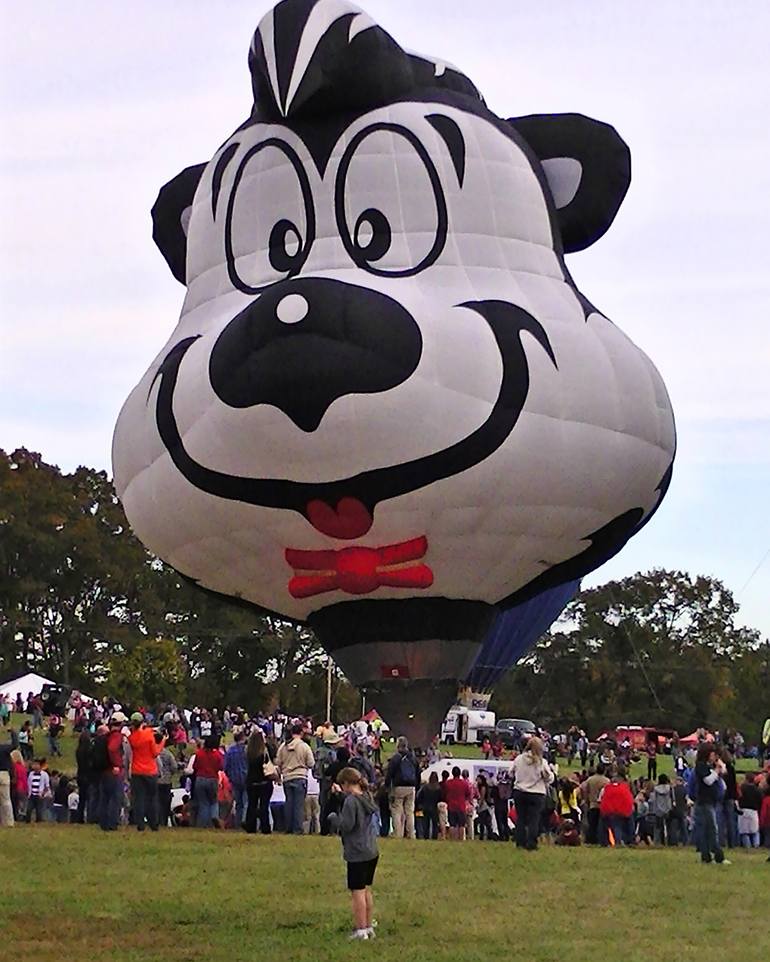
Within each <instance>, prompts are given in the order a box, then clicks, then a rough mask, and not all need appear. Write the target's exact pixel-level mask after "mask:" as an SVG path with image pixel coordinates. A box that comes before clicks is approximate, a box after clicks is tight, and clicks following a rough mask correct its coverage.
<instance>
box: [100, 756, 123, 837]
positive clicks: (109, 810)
mask: <svg viewBox="0 0 770 962" xmlns="http://www.w3.org/2000/svg"><path fill="white" fill-rule="evenodd" d="M122 807H123V778H122V776H121V775H113V774H112V772H111V771H108V772H104V773H103V775H102V777H101V782H100V784H99V827H100V828H101V829H102V830H103V831H105V832H114V831H115V830H116V829H117V827H118V824H119V822H120V810H121V808H122Z"/></svg>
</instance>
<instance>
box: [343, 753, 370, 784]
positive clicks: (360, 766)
mask: <svg viewBox="0 0 770 962" xmlns="http://www.w3.org/2000/svg"><path fill="white" fill-rule="evenodd" d="M348 764H349V765H350V767H351V768H355V770H356V771H357V772H358V773H359V774H360V775H363V776H364V778H365V779H367V781H369V780H370V779H371V770H370V767H369V765H368V763H367V762H366V760H365V759H363V758H360V757H359V756H358V755H354V756H353V758H351V759H350V761H349V763H348Z"/></svg>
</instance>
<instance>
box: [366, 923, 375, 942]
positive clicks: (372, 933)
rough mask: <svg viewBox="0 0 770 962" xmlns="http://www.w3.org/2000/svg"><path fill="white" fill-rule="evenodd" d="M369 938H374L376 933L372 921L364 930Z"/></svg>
mask: <svg viewBox="0 0 770 962" xmlns="http://www.w3.org/2000/svg"><path fill="white" fill-rule="evenodd" d="M364 931H365V932H366V934H367V935H368V936H369V938H370V939H376V938H377V933H376V932H375V931H374V923H372V924H371V925H370V926H369V928H368V929H365V930H364Z"/></svg>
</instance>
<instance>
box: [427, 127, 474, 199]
mask: <svg viewBox="0 0 770 962" xmlns="http://www.w3.org/2000/svg"><path fill="white" fill-rule="evenodd" d="M425 119H426V120H427V121H428V123H429V124H430V125H431V127H433V129H434V130H435V131H436V132H437V133H438V134H439V136H440V137H441V139H442V140H443V141H444V143H445V144H446V145H447V149H448V151H449V156H450V157H451V158H452V163H453V164H454V169H455V173H456V174H457V181H458V183H459V184H460V186H461V187H462V185H463V180H464V179H465V139H464V138H463V134H462V131H461V130H460V128H459V127H458V125H457V124H456V123H455V122H454V120H452V118H451V117H446V116H444V114H429V115H428V116H427V117H426V118H425Z"/></svg>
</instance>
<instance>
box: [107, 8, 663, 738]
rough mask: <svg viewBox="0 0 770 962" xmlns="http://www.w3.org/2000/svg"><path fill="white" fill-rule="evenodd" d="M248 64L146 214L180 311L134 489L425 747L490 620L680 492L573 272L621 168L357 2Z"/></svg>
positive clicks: (285, 18)
mask: <svg viewBox="0 0 770 962" xmlns="http://www.w3.org/2000/svg"><path fill="white" fill-rule="evenodd" d="M248 66H249V72H250V76H251V87H252V93H253V106H252V109H251V113H250V115H249V116H248V117H247V118H245V120H244V122H243V123H242V124H241V125H240V126H239V127H238V129H237V130H236V131H235V132H233V133H232V134H229V135H226V136H225V139H224V142H223V143H222V145H221V146H220V147H219V148H218V149H217V151H216V152H215V154H214V156H213V157H212V158H211V159H210V160H208V161H207V162H205V163H201V164H198V165H195V166H191V167H188V168H186V169H185V170H183V171H182V172H181V173H180V174H178V175H177V176H176V177H174V178H173V180H171V181H170V182H169V183H168V184H166V186H165V187H163V188H162V189H161V191H160V194H159V196H158V199H157V202H156V203H155V206H154V207H153V211H152V215H153V237H154V239H155V242H156V243H157V245H158V247H159V248H160V250H161V252H162V254H163V255H164V257H165V259H166V261H167V262H168V265H169V267H170V269H171V271H172V273H173V274H174V276H175V277H176V278H177V279H178V280H179V281H181V282H182V283H183V284H184V285H185V288H186V293H185V299H184V304H183V306H182V311H181V316H180V318H179V321H178V323H177V326H176V328H175V329H174V331H173V332H172V333H171V336H170V337H169V339H168V341H167V342H166V343H165V345H164V346H163V347H162V348H161V350H160V352H159V353H158V356H157V357H156V358H155V360H154V361H153V362H152V364H151V365H150V367H149V369H148V371H147V372H146V374H145V375H144V377H142V379H141V380H140V381H139V383H138V385H137V386H136V388H135V389H134V390H133V391H132V393H131V395H130V396H129V398H128V399H127V401H126V402H125V405H124V407H123V409H122V411H121V414H120V416H119V419H118V423H117V426H116V430H115V437H114V443H113V463H114V475H115V483H116V487H117V490H118V493H119V495H120V497H121V499H122V502H123V505H124V508H125V511H126V514H127V516H128V519H129V521H130V523H131V525H132V527H133V529H134V531H135V532H136V534H137V535H138V537H139V538H140V539H141V540H142V541H144V543H145V544H146V545H147V546H148V548H150V550H152V551H153V552H154V553H156V554H157V555H158V556H160V557H161V558H163V559H164V560H165V561H166V562H167V563H168V564H170V565H172V566H173V567H174V568H176V569H177V570H178V571H179V572H181V573H182V574H183V575H185V576H186V577H188V578H191V579H193V580H194V581H196V582H197V583H198V584H199V585H201V586H202V587H203V588H205V589H208V590H211V591H215V592H218V593H220V594H225V595H229V596H232V597H234V598H237V599H240V600H241V601H243V602H248V603H250V604H253V605H254V606H256V607H258V608H261V609H265V610H269V611H274V612H279V613H280V614H282V615H283V616H285V617H289V618H292V619H295V620H296V621H300V622H305V623H307V624H309V625H310V626H312V628H313V629H314V630H315V631H316V633H317V634H318V636H319V638H320V639H321V641H322V642H323V644H324V645H325V647H326V649H327V651H329V652H330V653H331V654H332V656H333V657H334V658H335V660H336V661H337V663H338V664H339V666H340V667H341V668H342V670H343V671H344V672H345V673H346V675H347V676H348V677H349V678H350V679H351V681H353V682H354V683H356V684H358V685H360V686H362V687H365V688H366V689H367V690H368V692H369V693H370V695H371V699H372V702H373V703H374V704H376V706H377V708H378V710H379V711H380V712H381V714H382V715H383V716H384V717H385V718H386V720H387V721H388V723H389V724H390V726H391V727H392V728H393V729H395V730H396V731H397V732H399V733H402V732H403V733H405V734H407V735H408V736H409V737H410V738H411V739H412V741H413V742H415V743H418V744H419V743H423V744H424V743H425V742H426V740H427V739H428V738H429V737H430V736H431V735H432V734H433V733H434V732H436V731H437V730H438V727H439V724H440V721H441V719H442V717H443V715H444V712H445V710H446V708H447V707H448V706H449V705H450V704H451V703H452V701H453V699H454V696H455V694H456V690H457V685H458V682H459V681H461V680H463V679H465V678H467V677H468V672H469V670H470V668H471V666H472V665H473V663H474V660H475V659H476V658H477V657H478V655H479V651H480V647H481V644H482V641H483V639H484V637H485V635H486V633H487V632H488V630H489V629H490V626H491V625H492V624H493V622H494V620H495V618H496V617H497V616H498V614H499V612H501V611H505V610H508V609H512V608H515V607H516V606H517V605H520V604H521V603H523V602H526V601H528V600H530V599H533V598H535V597H536V596H542V595H543V593H544V592H549V591H550V590H551V589H556V588H558V587H559V586H561V585H565V584H567V583H568V582H571V581H574V580H575V579H578V578H580V577H582V576H583V575H584V574H586V573H587V572H588V571H591V570H592V569H594V568H596V567H597V566H598V565H600V564H602V563H603V562H604V561H605V560H606V559H608V558H609V557H611V556H612V555H614V554H615V553H616V552H617V551H619V550H620V548H621V547H622V546H623V545H624V544H625V542H626V541H627V540H628V539H629V538H630V537H631V536H632V535H633V534H634V533H635V532H636V531H638V530H639V529H640V527H641V526H642V525H643V524H644V523H646V521H648V520H649V518H650V517H651V515H652V514H653V512H654V511H655V510H656V508H657V506H658V504H659V503H660V500H661V498H662V497H663V495H664V493H665V491H666V488H667V485H668V482H669V479H670V476H671V468H672V464H673V458H674V449H675V431H674V421H673V414H672V410H671V405H670V403H669V400H668V396H667V394H666V390H665V387H664V385H663V382H662V380H661V378H660V375H659V374H658V372H657V371H656V369H655V367H654V366H653V365H652V363H651V362H650V361H649V360H648V358H647V357H646V356H645V355H644V353H643V352H642V351H640V350H639V349H638V348H637V347H636V346H635V345H634V344H633V343H632V342H631V341H630V340H629V339H628V338H627V337H626V336H625V335H624V334H623V333H622V332H621V330H620V329H619V328H618V327H616V326H615V324H613V323H612V322H611V321H610V320H608V319H607V318H606V317H605V316H604V315H602V314H601V312H600V311H599V310H597V308H595V307H594V306H593V305H592V304H591V302H590V301H589V300H588V299H587V297H586V296H585V295H584V294H583V293H582V292H580V291H578V289H577V287H576V285H575V283H574V281H573V279H572V277H571V275H570V273H569V270H568V268H567V266H566V263H565V255H566V254H569V253H571V252H573V251H578V250H582V249H583V248H585V247H588V246H589V245H590V244H592V243H594V241H596V240H598V239H599V238H600V237H601V236H602V235H603V234H604V232H605V231H606V230H607V229H608V228H609V226H610V224H611V223H612V221H613V219H614V217H615V214H616V213H617V211H618V208H619V207H620V204H621V202H622V200H623V197H624V196H625V193H626V190H627V188H628V185H629V181H630V158H629V151H628V148H627V147H626V145H625V143H624V142H623V140H622V139H621V138H620V136H619V135H618V133H617V132H616V131H615V130H614V129H613V128H612V127H610V126H608V125H607V124H605V123H601V122H599V121H596V120H591V119H589V118H587V117H584V116H582V115H580V114H557V115H528V116H523V117H516V118H513V119H504V118H501V117H499V116H496V115H495V114H493V113H492V112H491V111H490V110H489V109H488V108H487V106H486V105H485V103H484V101H483V99H482V98H481V96H480V94H479V92H478V90H477V88H476V87H475V85H474V84H473V83H472V81H471V80H470V79H469V78H468V77H466V76H465V75H464V74H463V73H462V72H461V71H460V70H459V69H457V68H456V67H454V66H452V65H451V64H449V63H446V62H444V61H441V60H437V59H434V58H431V57H425V56H421V55H419V54H414V53H411V52H407V50H406V49H404V48H402V47H401V46H399V45H398V44H397V43H396V41H395V40H394V39H393V38H392V37H391V36H390V35H389V34H387V33H386V32H385V31H384V30H383V29H382V28H381V27H379V26H378V25H377V24H376V23H375V22H374V21H373V20H372V19H371V18H370V17H369V16H367V14H365V13H363V12H362V11H361V10H359V9H358V8H357V7H355V6H353V5H352V4H350V3H348V2H347V0H283V2H281V3H279V4H278V5H277V6H276V7H275V8H274V9H273V10H271V11H270V12H269V13H268V14H267V15H266V16H265V17H264V18H263V19H262V21H261V22H260V23H259V25H258V27H257V30H256V32H255V33H254V36H253V38H252V42H251V47H250V50H249V56H248ZM517 96H519V97H520V96H521V91H519V92H518V93H517ZM172 136H173V135H172V134H171V133H170V134H169V138H171V137H172Z"/></svg>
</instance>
